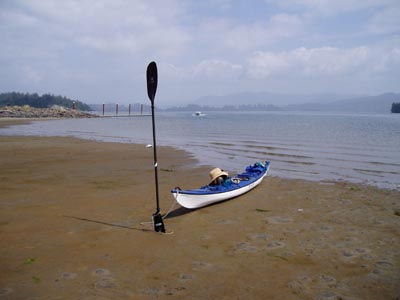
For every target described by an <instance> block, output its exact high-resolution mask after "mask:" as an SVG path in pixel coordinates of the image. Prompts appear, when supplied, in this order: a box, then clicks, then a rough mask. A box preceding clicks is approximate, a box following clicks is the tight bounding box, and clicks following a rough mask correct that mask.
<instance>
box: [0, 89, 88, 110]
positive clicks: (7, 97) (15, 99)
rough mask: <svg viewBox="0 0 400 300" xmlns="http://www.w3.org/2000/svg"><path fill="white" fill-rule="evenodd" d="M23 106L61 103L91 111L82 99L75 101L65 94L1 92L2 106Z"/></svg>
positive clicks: (68, 106) (0, 100)
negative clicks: (64, 95)
mask: <svg viewBox="0 0 400 300" xmlns="http://www.w3.org/2000/svg"><path fill="white" fill-rule="evenodd" d="M15 105H17V106H23V105H29V106H31V107H36V108H47V107H51V106H53V105H60V106H64V107H67V108H74V105H75V109H78V110H84V111H90V110H91V109H90V107H89V106H88V105H87V104H85V103H83V102H80V101H74V100H71V99H68V98H66V97H63V96H54V95H50V94H43V95H42V96H39V95H38V94H37V93H34V94H28V93H26V94H24V93H16V92H12V93H3V94H0V107H1V106H15Z"/></svg>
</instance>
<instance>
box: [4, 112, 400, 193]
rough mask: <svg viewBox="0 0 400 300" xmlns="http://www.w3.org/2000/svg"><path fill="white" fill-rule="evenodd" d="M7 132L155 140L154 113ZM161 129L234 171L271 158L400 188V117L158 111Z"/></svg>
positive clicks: (299, 168)
mask: <svg viewBox="0 0 400 300" xmlns="http://www.w3.org/2000/svg"><path fill="white" fill-rule="evenodd" d="M0 134H2V135H5V134H7V135H8V134H12V135H39V136H75V137H80V138H85V139H93V140H100V141H114V142H122V143H142V144H144V145H146V144H151V143H152V129H151V117H149V116H142V117H118V118H99V119H73V120H52V121H40V122H35V123H33V124H30V125H23V126H14V127H10V128H5V129H0ZM156 134H157V144H158V145H168V146H174V147H177V148H180V149H185V150H187V151H189V152H191V153H192V154H193V155H194V156H195V157H196V158H197V159H198V160H199V162H200V164H205V165H211V166H219V167H221V168H223V169H226V170H230V171H231V172H232V173H236V172H239V171H241V170H242V169H243V167H244V166H245V165H247V164H250V163H253V162H255V161H260V160H270V161H271V175H273V176H279V177H284V178H301V179H306V180H344V181H350V182H356V183H364V184H370V185H375V186H378V187H382V188H391V189H400V116H399V115H391V114H387V115H363V114H334V113H331V114H329V113H309V112H207V113H206V115H205V116H201V117H196V116H193V115H192V113H189V112H185V113H183V112H179V113H177V112H174V113H172V112H161V113H156ZM149 151H151V150H149ZM149 164H152V162H149ZM159 164H160V165H162V164H163V162H162V161H159Z"/></svg>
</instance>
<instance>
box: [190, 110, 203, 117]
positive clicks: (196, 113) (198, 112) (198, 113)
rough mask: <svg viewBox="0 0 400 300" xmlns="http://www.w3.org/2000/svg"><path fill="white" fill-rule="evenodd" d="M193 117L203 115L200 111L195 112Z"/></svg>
mask: <svg viewBox="0 0 400 300" xmlns="http://www.w3.org/2000/svg"><path fill="white" fill-rule="evenodd" d="M193 116H195V117H203V116H205V114H203V113H201V111H196V112H195V113H194V114H193Z"/></svg>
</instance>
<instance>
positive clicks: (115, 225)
mask: <svg viewBox="0 0 400 300" xmlns="http://www.w3.org/2000/svg"><path fill="white" fill-rule="evenodd" d="M63 217H64V218H70V219H75V220H80V221H85V222H91V223H96V224H101V225H106V226H112V227H119V228H124V229H130V230H138V231H144V232H145V231H153V230H150V229H145V228H135V227H130V226H126V225H120V224H112V223H107V222H103V221H98V220H91V219H87V218H80V217H74V216H63Z"/></svg>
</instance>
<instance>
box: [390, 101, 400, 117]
mask: <svg viewBox="0 0 400 300" xmlns="http://www.w3.org/2000/svg"><path fill="white" fill-rule="evenodd" d="M392 113H397V114H398V113H400V102H397V103H396V102H393V104H392Z"/></svg>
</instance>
